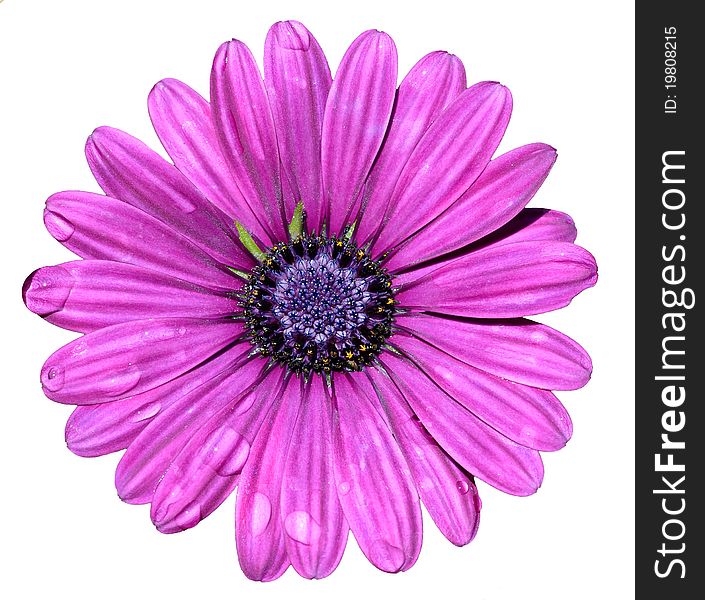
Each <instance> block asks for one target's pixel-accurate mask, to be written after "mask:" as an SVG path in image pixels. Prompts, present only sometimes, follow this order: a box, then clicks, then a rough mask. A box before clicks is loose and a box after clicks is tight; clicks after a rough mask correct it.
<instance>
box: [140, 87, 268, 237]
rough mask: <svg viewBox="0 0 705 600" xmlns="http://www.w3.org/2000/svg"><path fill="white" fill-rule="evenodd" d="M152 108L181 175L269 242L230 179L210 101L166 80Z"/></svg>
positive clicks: (152, 96)
mask: <svg viewBox="0 0 705 600" xmlns="http://www.w3.org/2000/svg"><path fill="white" fill-rule="evenodd" d="M147 104H148V107H149V116H150V118H151V119H152V124H153V125H154V130H155V131H156V132H157V135H158V136H159V139H160V141H161V142H162V145H163V146H164V148H165V149H166V151H167V152H168V154H169V156H170V157H171V159H172V160H173V161H174V164H175V165H176V167H177V168H178V169H179V171H181V172H182V173H183V174H184V175H185V176H186V177H188V178H189V180H190V181H192V182H193V184H194V185H195V186H196V187H197V188H198V189H199V190H200V191H201V193H202V194H203V195H204V196H205V197H206V198H208V200H210V201H211V202H212V203H213V204H215V205H216V206H217V207H218V208H220V210H222V211H223V212H224V213H225V214H226V215H228V216H229V217H230V218H231V219H234V220H237V221H239V222H240V223H242V224H243V225H245V227H247V229H248V230H249V231H251V232H253V233H254V234H255V235H257V236H258V237H260V238H263V236H266V234H265V232H264V229H262V226H261V225H260V224H259V221H258V220H257V217H256V216H255V215H254V214H253V212H252V209H251V208H250V207H249V205H248V204H247V202H245V199H244V198H243V196H242V193H241V192H240V190H239V189H238V187H237V185H236V184H235V181H234V180H233V178H232V175H231V174H230V168H229V167H228V165H227V163H226V161H225V158H224V157H223V153H222V151H221V149H220V142H219V141H218V135H217V134H216V132H215V127H214V126H213V118H212V115H211V107H210V104H209V103H208V101H207V100H205V99H204V98H203V97H202V96H201V95H200V94H199V93H198V92H196V91H194V90H192V89H191V88H190V87H189V86H187V85H186V84H185V83H182V82H181V81H178V80H177V79H163V80H162V81H160V82H159V83H157V85H155V86H154V88H152V91H151V92H150V94H149V99H148V103H147Z"/></svg>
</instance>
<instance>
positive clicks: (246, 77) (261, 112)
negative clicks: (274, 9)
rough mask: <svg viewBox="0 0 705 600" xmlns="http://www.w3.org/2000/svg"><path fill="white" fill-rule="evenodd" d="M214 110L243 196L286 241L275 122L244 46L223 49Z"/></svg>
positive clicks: (275, 236)
mask: <svg viewBox="0 0 705 600" xmlns="http://www.w3.org/2000/svg"><path fill="white" fill-rule="evenodd" d="M211 108H212V110H213V122H214V123H215V129H216V132H217V133H218V138H219V140H220V143H221V146H222V148H223V155H224V156H225V160H226V161H227V162H228V165H229V166H230V170H231V172H232V174H233V176H234V177H235V181H236V182H237V185H238V187H239V189H240V191H241V192H242V195H243V196H244V197H245V200H246V201H247V203H248V204H249V206H250V208H252V211H253V212H254V214H255V215H259V216H260V218H261V222H262V225H263V227H264V228H265V229H266V230H267V231H268V232H269V238H270V239H271V240H272V241H274V240H280V241H281V240H285V239H287V234H286V227H285V215H284V206H283V200H282V189H281V179H280V174H279V153H278V150H277V139H276V134H275V132H274V121H273V120H272V113H271V110H270V108H269V102H268V100H267V94H266V92H265V89H264V83H263V81H262V76H261V75H260V72H259V69H258V67H257V64H256V63H255V59H254V58H253V57H252V53H251V52H250V50H249V48H248V47H247V46H245V44H243V43H242V42H239V41H237V40H233V41H231V42H226V43H225V44H223V45H222V46H221V47H220V48H218V52H217V53H216V55H215V58H214V60H213V70H212V72H211ZM262 217H264V219H263V220H262Z"/></svg>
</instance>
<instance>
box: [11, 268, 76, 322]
mask: <svg viewBox="0 0 705 600" xmlns="http://www.w3.org/2000/svg"><path fill="white" fill-rule="evenodd" d="M73 285H74V280H73V277H72V276H71V274H70V273H69V272H68V271H67V270H66V269H64V268H63V267H58V266H57V267H44V268H43V269H39V270H37V271H35V272H34V273H32V274H31V275H30V276H29V277H28V278H27V281H25V283H24V286H23V287H22V296H23V298H24V302H25V304H26V305H27V308H28V309H29V310H31V311H32V312H33V313H35V314H38V315H40V316H42V317H46V316H48V315H50V314H52V313H55V312H58V311H60V310H61V309H62V308H64V306H65V304H66V300H67V299H68V297H69V294H70V293H71V290H72V289H73Z"/></svg>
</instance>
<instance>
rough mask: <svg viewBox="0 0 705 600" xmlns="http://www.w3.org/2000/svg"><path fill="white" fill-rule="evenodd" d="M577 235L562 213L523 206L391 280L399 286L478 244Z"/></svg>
mask: <svg viewBox="0 0 705 600" xmlns="http://www.w3.org/2000/svg"><path fill="white" fill-rule="evenodd" d="M576 236H577V230H576V229H575V223H574V222H573V219H571V218H570V217H569V216H568V215H566V214H565V213H562V212H559V211H557V210H547V209H545V208H525V209H524V210H522V211H521V212H520V213H519V214H518V215H517V216H516V217H514V218H513V219H512V220H511V221H509V223H507V224H506V225H503V226H502V227H500V228H499V229H498V230H497V231H495V232H493V233H491V234H490V235H486V236H485V237H483V238H482V239H479V240H477V241H476V242H474V243H472V244H469V245H468V246H465V247H464V248H462V249H461V250H458V251H456V252H450V253H449V254H446V255H445V256H442V257H439V258H438V259H435V260H431V261H428V262H426V263H423V264H420V265H411V266H410V267H409V270H408V271H407V270H406V267H404V268H403V269H404V270H403V271H402V272H401V273H397V274H395V276H394V277H395V279H394V284H395V286H397V287H402V286H404V285H406V284H407V283H410V282H412V281H416V280H418V279H420V278H421V277H423V276H424V275H427V274H428V273H432V272H433V271H435V270H436V269H439V268H440V267H443V266H445V265H448V264H450V263H452V262H454V261H455V260H457V259H458V258H459V257H460V256H464V255H466V254H470V253H471V252H475V251H477V250H480V249H482V248H490V247H496V246H502V245H504V244H513V243H516V242H571V243H572V242H574V241H575V238H576Z"/></svg>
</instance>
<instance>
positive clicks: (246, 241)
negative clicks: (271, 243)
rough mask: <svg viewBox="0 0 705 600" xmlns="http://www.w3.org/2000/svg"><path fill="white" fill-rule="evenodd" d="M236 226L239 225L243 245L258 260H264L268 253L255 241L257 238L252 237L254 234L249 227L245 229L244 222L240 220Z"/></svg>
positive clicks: (238, 230)
mask: <svg viewBox="0 0 705 600" xmlns="http://www.w3.org/2000/svg"><path fill="white" fill-rule="evenodd" d="M235 227H237V233H238V235H239V236H240V241H241V242H242V245H243V246H245V248H247V251H248V252H249V253H250V254H252V256H254V257H255V258H256V259H257V261H259V262H262V261H263V260H264V259H265V258H266V255H265V254H264V252H262V251H261V250H260V249H259V247H258V246H257V244H256V243H255V240H253V239H252V236H251V235H250V233H249V232H248V231H247V229H245V228H244V227H243V225H242V223H240V222H239V221H235ZM231 270H232V269H231Z"/></svg>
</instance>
